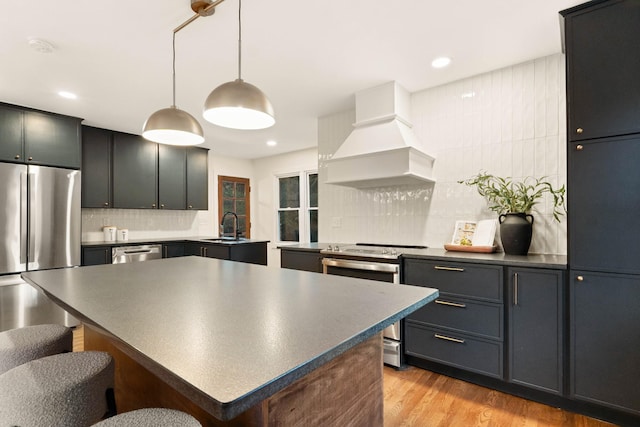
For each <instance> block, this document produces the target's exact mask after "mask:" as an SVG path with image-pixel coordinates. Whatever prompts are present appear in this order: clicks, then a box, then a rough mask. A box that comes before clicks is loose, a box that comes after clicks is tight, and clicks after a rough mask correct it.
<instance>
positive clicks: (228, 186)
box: [222, 181, 236, 198]
mask: <svg viewBox="0 0 640 427" xmlns="http://www.w3.org/2000/svg"><path fill="white" fill-rule="evenodd" d="M222 189H223V197H230V198H233V197H235V195H236V189H235V183H233V182H228V181H225V182H223V183H222Z"/></svg>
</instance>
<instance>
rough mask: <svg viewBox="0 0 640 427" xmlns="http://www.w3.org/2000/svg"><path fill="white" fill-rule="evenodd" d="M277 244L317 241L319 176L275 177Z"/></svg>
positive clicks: (301, 174)
mask: <svg viewBox="0 0 640 427" xmlns="http://www.w3.org/2000/svg"><path fill="white" fill-rule="evenodd" d="M278 202H279V203H278V240H279V241H281V242H317V241H318V174H317V173H316V172H303V173H300V174H297V175H287V176H280V177H278Z"/></svg>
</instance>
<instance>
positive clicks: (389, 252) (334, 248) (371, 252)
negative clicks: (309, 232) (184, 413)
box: [320, 243, 426, 259]
mask: <svg viewBox="0 0 640 427" xmlns="http://www.w3.org/2000/svg"><path fill="white" fill-rule="evenodd" d="M425 248H426V246H417V245H393V244H389V245H387V244H381V243H356V244H355V245H329V247H327V248H326V249H323V250H321V251H320V253H322V254H325V255H352V256H358V257H368V258H384V259H397V258H398V257H399V256H400V255H402V250H403V249H425Z"/></svg>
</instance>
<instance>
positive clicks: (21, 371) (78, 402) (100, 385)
mask: <svg viewBox="0 0 640 427" xmlns="http://www.w3.org/2000/svg"><path fill="white" fill-rule="evenodd" d="M113 382H114V362H113V359H112V358H111V356H110V355H109V354H108V353H104V352H98V351H83V352H78V353H64V354H57V355H54V356H47V357H43V358H41V359H36V360H33V361H31V362H28V363H25V364H22V365H20V366H18V367H15V368H13V369H11V370H9V371H7V372H5V373H4V374H2V375H0V420H2V425H3V426H4V425H9V426H25V427H26V426H67V427H75V426H83V427H84V426H90V425H91V424H93V423H96V422H98V421H100V420H101V419H102V418H103V417H104V415H105V414H106V413H109V414H111V415H112V414H113V413H115V408H114V407H113V405H114V404H113V399H112V397H113Z"/></svg>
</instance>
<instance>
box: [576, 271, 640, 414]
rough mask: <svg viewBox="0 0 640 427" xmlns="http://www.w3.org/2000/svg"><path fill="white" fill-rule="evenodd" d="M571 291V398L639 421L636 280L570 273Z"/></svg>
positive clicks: (639, 291) (639, 292) (639, 290)
mask: <svg viewBox="0 0 640 427" xmlns="http://www.w3.org/2000/svg"><path fill="white" fill-rule="evenodd" d="M570 285H571V289H570V291H571V306H570V310H571V346H570V361H571V362H570V363H571V395H572V397H573V398H575V399H578V400H583V401H588V402H591V403H597V404H600V405H605V406H608V407H612V408H615V409H621V410H624V411H626V412H631V413H633V414H635V415H640V392H639V390H638V385H639V384H640V361H639V359H638V355H640V309H639V308H638V307H639V305H638V304H639V302H640V277H639V276H635V275H634V276H630V275H622V274H604V273H594V272H588V271H575V270H574V271H571V272H570ZM636 425H637V424H636Z"/></svg>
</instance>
